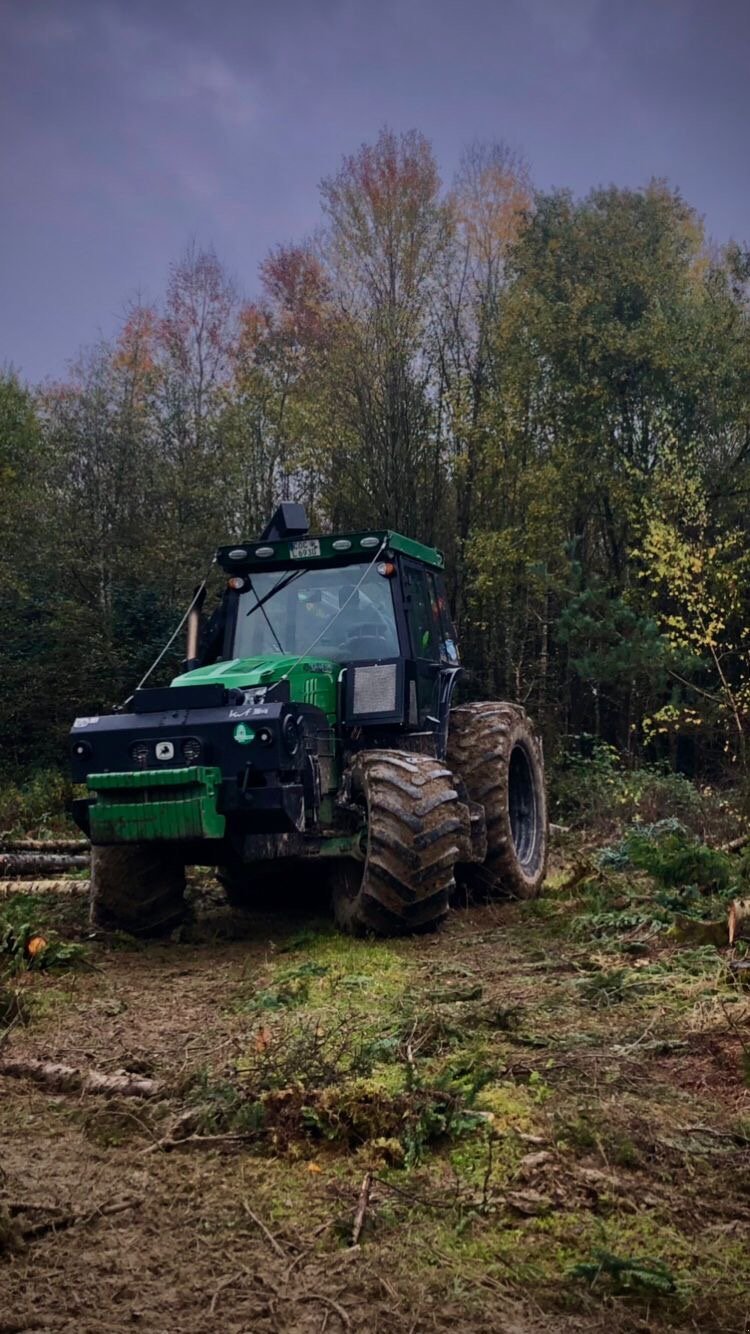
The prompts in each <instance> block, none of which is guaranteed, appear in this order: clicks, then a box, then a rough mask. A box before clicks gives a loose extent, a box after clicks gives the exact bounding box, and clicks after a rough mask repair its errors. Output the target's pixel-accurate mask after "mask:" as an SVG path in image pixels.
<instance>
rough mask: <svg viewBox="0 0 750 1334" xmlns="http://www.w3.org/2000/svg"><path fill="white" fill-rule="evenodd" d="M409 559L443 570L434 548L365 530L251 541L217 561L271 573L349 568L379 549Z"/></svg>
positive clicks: (225, 550)
mask: <svg viewBox="0 0 750 1334" xmlns="http://www.w3.org/2000/svg"><path fill="white" fill-rule="evenodd" d="M381 547H382V548H383V550H384V552H385V551H386V550H388V551H393V552H398V553H400V554H401V555H404V556H411V558H412V560H418V561H422V562H423V564H425V565H431V566H433V567H434V568H435V569H438V570H441V569H442V568H443V556H442V553H441V552H440V551H438V550H437V549H436V548H435V547H427V546H424V544H423V543H422V542H415V541H414V540H413V538H411V537H403V536H402V534H401V533H394V532H392V531H391V529H390V528H385V529H383V528H379V529H378V528H368V529H365V531H364V532H361V533H326V534H310V535H308V534H305V536H304V537H286V538H284V539H279V540H274V541H263V540H262V539H261V540H260V541H257V540H256V541H252V542H242V543H236V544H235V545H233V546H226V547H219V549H218V551H217V552H216V560H217V562H218V564H219V565H220V566H221V568H222V569H223V570H227V571H229V572H230V573H232V572H235V571H238V570H262V569H269V568H270V569H274V568H278V567H279V566H282V567H283V566H288V565H295V566H296V565H310V566H316V565H318V566H319V565H323V564H325V565H334V564H341V565H348V564H350V563H351V561H352V560H353V559H356V558H359V559H360V560H366V559H368V558H369V559H372V557H373V556H374V555H375V553H376V552H377V551H379V550H380V548H381Z"/></svg>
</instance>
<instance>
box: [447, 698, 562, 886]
mask: <svg viewBox="0 0 750 1334" xmlns="http://www.w3.org/2000/svg"><path fill="white" fill-rule="evenodd" d="M447 763H448V764H449V765H450V766H451V769H452V770H453V771H454V772H455V773H456V774H457V775H460V777H461V778H462V779H463V781H464V783H465V784H466V790H467V792H468V794H469V797H470V798H471V800H472V801H476V802H479V803H480V804H481V805H482V806H483V807H484V812H485V820H486V825H487V856H486V858H485V860H484V862H483V863H480V864H478V865H474V864H469V865H462V866H461V867H460V868H459V879H460V880H461V882H462V883H463V884H464V885H466V886H467V888H469V889H470V890H471V891H472V892H474V893H479V894H483V895H484V896H485V897H488V898H498V897H504V896H507V897H510V898H518V899H532V898H536V896H537V895H538V894H539V891H540V889H541V887H542V882H543V880H544V875H545V871H546V869H547V844H548V837H549V827H548V823H547V797H546V790H545V782H544V758H543V755H542V746H541V742H540V740H539V738H538V737H537V734H536V732H535V730H534V728H533V726H532V724H531V723H530V721H529V719H528V718H527V716H526V712H525V710H524V709H522V708H520V706H519V705H516V704H505V703H494V702H493V703H480V704H465V705H461V706H459V707H458V708H455V709H452V710H451V715H450V727H449V732H448V757H447Z"/></svg>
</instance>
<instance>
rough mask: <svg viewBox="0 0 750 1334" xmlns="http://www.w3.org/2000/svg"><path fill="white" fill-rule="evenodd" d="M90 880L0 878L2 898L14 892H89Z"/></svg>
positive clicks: (10, 895) (0, 894)
mask: <svg viewBox="0 0 750 1334" xmlns="http://www.w3.org/2000/svg"><path fill="white" fill-rule="evenodd" d="M90 885H91V881H90V880H0V899H9V898H12V896H13V895H14V894H88V892H89V888H90Z"/></svg>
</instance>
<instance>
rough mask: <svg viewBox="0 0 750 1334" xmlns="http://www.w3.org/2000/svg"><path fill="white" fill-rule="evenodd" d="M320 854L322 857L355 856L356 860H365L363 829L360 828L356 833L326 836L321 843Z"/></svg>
mask: <svg viewBox="0 0 750 1334" xmlns="http://www.w3.org/2000/svg"><path fill="white" fill-rule="evenodd" d="M319 855H320V856H321V857H354V858H355V859H356V861H359V862H361V861H364V859H365V853H364V849H363V847H362V830H361V829H358V830H357V831H356V833H354V834H334V835H332V837H331V838H324V839H323V840H322V841H321V844H320V853H319Z"/></svg>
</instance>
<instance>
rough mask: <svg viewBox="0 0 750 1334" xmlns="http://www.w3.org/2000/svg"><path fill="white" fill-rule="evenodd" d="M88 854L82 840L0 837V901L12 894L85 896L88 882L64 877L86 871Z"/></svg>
mask: <svg viewBox="0 0 750 1334" xmlns="http://www.w3.org/2000/svg"><path fill="white" fill-rule="evenodd" d="M90 854H91V848H90V845H89V844H88V843H87V842H86V840H85V839H78V838H3V837H2V835H0V901H1V900H2V899H7V898H10V897H11V895H13V894H87V893H88V889H89V881H88V880H78V879H67V878H63V877H67V876H69V875H70V872H71V871H83V870H86V869H87V868H88V867H89V865H90V861H91V856H90Z"/></svg>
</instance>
